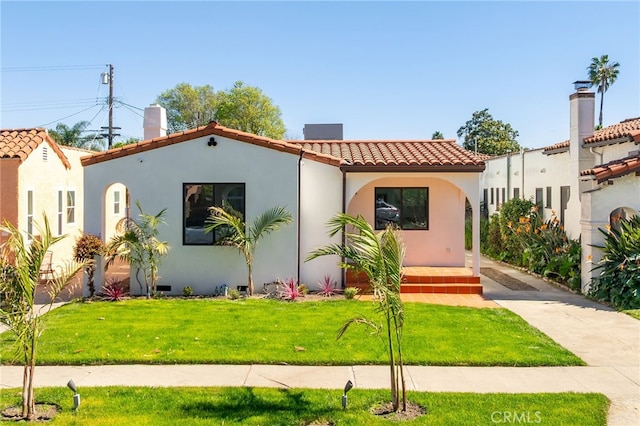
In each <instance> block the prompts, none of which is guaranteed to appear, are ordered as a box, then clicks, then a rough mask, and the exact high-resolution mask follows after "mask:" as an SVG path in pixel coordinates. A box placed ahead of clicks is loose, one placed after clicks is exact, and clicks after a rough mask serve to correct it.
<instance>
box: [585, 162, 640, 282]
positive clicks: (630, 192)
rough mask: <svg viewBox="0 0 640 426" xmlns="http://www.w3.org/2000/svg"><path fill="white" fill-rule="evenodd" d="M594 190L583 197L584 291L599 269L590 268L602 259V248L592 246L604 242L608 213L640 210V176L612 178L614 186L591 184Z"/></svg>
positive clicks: (630, 175)
mask: <svg viewBox="0 0 640 426" xmlns="http://www.w3.org/2000/svg"><path fill="white" fill-rule="evenodd" d="M592 186H593V188H594V189H593V190H591V191H588V192H585V193H583V197H582V221H581V225H582V240H581V244H582V290H583V292H586V291H587V289H588V288H589V285H590V282H591V279H592V278H593V277H595V276H598V274H599V271H592V269H593V267H595V266H596V265H597V263H598V262H599V261H600V259H601V258H602V251H601V250H600V249H598V248H595V247H593V245H596V246H599V245H603V243H604V235H603V234H602V232H600V231H599V229H603V230H606V227H607V225H609V216H610V214H611V212H612V211H613V210H615V209H617V208H619V207H628V208H631V209H633V210H635V211H637V212H640V177H638V176H636V175H635V174H629V175H626V176H623V177H620V178H617V179H614V180H613V185H607V184H600V185H598V184H596V183H595V182H594V183H592Z"/></svg>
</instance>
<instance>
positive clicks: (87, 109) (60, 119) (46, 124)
mask: <svg viewBox="0 0 640 426" xmlns="http://www.w3.org/2000/svg"><path fill="white" fill-rule="evenodd" d="M96 106H98V105H92V106H90V107H89V108H85V109H83V110H82V111H78V112H76V113H74V114H71V115H67V116H66V117H62V118H58V119H57V120H53V121H50V122H48V123H44V124H40V125H38V126H36V127H45V126H48V125H49V124H53V123H57V122H59V121H62V120H66V119H67V118H70V117H73V116H74V115H78V114H82V113H83V112H85V111H89V110H90V109H91V108H94V107H96Z"/></svg>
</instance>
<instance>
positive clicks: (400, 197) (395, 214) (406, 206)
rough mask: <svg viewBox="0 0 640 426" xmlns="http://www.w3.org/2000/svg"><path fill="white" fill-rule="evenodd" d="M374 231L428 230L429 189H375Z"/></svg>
mask: <svg viewBox="0 0 640 426" xmlns="http://www.w3.org/2000/svg"><path fill="white" fill-rule="evenodd" d="M374 208H375V222H376V226H375V228H376V229H384V228H385V227H386V226H387V225H389V224H392V225H396V226H399V227H400V228H401V229H406V230H409V229H422V230H427V229H429V188H376V189H375V207H374Z"/></svg>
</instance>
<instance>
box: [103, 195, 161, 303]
mask: <svg viewBox="0 0 640 426" xmlns="http://www.w3.org/2000/svg"><path fill="white" fill-rule="evenodd" d="M136 206H137V207H138V210H140V213H139V215H138V216H139V219H138V220H135V219H132V218H130V217H123V218H122V219H120V221H119V222H118V224H117V225H116V230H117V231H118V232H119V234H118V235H115V236H114V237H113V238H111V240H110V241H109V242H108V243H107V247H106V249H105V252H106V253H107V257H106V266H107V267H109V266H110V265H111V264H112V263H113V261H114V260H115V258H116V257H119V258H120V259H122V260H124V261H125V262H127V263H129V265H130V266H131V267H133V268H136V281H138V285H139V286H140V291H142V283H141V282H140V277H139V276H138V274H139V273H140V271H142V272H143V274H144V284H145V289H146V292H147V298H150V297H151V295H152V294H155V292H156V284H157V282H158V279H159V276H158V269H159V268H160V264H161V263H162V257H163V256H166V255H167V253H168V252H169V249H170V247H169V244H168V243H167V242H166V241H160V240H159V239H158V235H159V233H160V232H159V231H158V227H159V226H160V225H161V224H163V223H165V222H164V219H163V218H164V214H165V212H166V211H167V209H162V210H161V211H160V213H158V214H156V215H155V216H154V215H150V214H147V213H145V212H144V210H142V206H141V205H140V201H138V200H136Z"/></svg>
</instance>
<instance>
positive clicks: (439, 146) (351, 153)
mask: <svg viewBox="0 0 640 426" xmlns="http://www.w3.org/2000/svg"><path fill="white" fill-rule="evenodd" d="M292 142H295V143H299V144H300V145H302V147H303V148H304V149H305V150H311V151H315V152H320V153H323V154H327V155H332V156H335V157H340V158H343V159H345V160H346V161H347V162H348V163H347V165H344V166H343V168H345V169H349V170H351V171H379V170H385V171H391V170H407V169H410V170H412V171H417V170H424V171H435V170H438V171H482V170H484V167H485V166H484V159H482V158H481V157H480V156H476V154H474V153H473V152H471V151H467V150H466V149H464V148H462V147H461V146H460V145H458V144H456V143H455V140H452V139H439V140H418V141H407V140H384V141H372V140H338V141H336V140H325V141H318V140H313V141H311V140H309V141H292Z"/></svg>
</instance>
